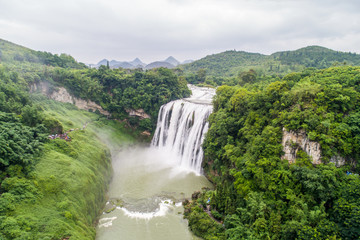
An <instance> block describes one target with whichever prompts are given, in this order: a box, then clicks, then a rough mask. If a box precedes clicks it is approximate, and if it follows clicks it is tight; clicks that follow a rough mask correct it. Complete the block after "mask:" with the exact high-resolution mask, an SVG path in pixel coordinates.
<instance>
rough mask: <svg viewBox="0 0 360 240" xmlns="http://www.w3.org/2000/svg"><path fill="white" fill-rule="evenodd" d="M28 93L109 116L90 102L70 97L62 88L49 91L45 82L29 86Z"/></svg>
mask: <svg viewBox="0 0 360 240" xmlns="http://www.w3.org/2000/svg"><path fill="white" fill-rule="evenodd" d="M30 92H41V93H42V94H44V95H46V96H48V97H49V98H50V99H53V100H55V101H59V102H64V103H71V104H74V105H75V106H77V107H78V108H80V109H84V110H90V109H91V110H92V111H96V110H99V112H100V113H101V114H103V115H105V116H110V113H109V112H108V111H106V110H104V109H103V108H102V107H101V106H100V105H98V104H96V103H95V102H93V101H90V100H83V99H81V98H77V97H74V96H72V95H70V94H69V92H68V91H67V90H66V89H65V88H63V87H58V88H56V89H54V91H51V90H50V85H49V83H47V82H39V83H37V84H33V85H31V86H30Z"/></svg>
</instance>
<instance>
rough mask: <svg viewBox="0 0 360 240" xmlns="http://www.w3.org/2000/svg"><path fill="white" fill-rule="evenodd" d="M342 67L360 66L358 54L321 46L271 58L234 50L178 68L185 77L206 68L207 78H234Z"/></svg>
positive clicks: (284, 52) (284, 53) (274, 55)
mask: <svg viewBox="0 0 360 240" xmlns="http://www.w3.org/2000/svg"><path fill="white" fill-rule="evenodd" d="M341 64H347V65H353V66H358V65H360V55H359V54H355V53H345V52H339V51H334V50H331V49H328V48H324V47H320V46H309V47H305V48H301V49H298V50H295V51H282V52H276V53H273V54H271V55H264V54H259V53H249V52H244V51H235V50H233V51H226V52H222V53H218V54H213V55H209V56H206V57H204V58H202V59H200V60H197V61H194V62H192V63H190V64H184V65H182V66H181V67H182V68H183V70H184V71H185V73H187V74H191V73H197V72H198V71H199V70H200V69H205V70H206V74H207V75H208V76H215V77H220V76H222V77H224V76H227V77H233V76H237V75H238V74H239V73H240V72H245V71H248V70H250V69H254V70H255V71H256V72H257V73H258V74H259V75H263V74H270V75H272V74H276V75H281V76H284V75H285V74H287V73H290V72H293V71H302V70H304V69H305V68H308V67H314V68H318V69H323V68H328V67H331V66H333V65H341Z"/></svg>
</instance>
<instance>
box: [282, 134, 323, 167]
mask: <svg viewBox="0 0 360 240" xmlns="http://www.w3.org/2000/svg"><path fill="white" fill-rule="evenodd" d="M282 145H283V151H284V153H285V154H284V155H283V156H282V159H287V160H288V161H289V162H290V163H295V162H296V153H297V152H298V151H299V150H300V149H301V150H303V151H304V152H306V153H307V154H308V155H309V156H310V157H311V159H312V163H313V164H320V163H321V149H320V144H319V143H318V142H315V141H311V140H310V139H309V138H308V136H307V135H306V132H305V130H299V131H298V132H293V131H286V129H285V128H284V129H283V138H282Z"/></svg>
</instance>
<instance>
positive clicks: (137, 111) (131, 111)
mask: <svg viewBox="0 0 360 240" xmlns="http://www.w3.org/2000/svg"><path fill="white" fill-rule="evenodd" d="M126 112H127V113H128V114H129V116H136V117H139V118H140V119H144V118H151V117H150V115H149V114H147V113H146V112H145V111H144V109H142V108H140V109H135V110H134V109H126Z"/></svg>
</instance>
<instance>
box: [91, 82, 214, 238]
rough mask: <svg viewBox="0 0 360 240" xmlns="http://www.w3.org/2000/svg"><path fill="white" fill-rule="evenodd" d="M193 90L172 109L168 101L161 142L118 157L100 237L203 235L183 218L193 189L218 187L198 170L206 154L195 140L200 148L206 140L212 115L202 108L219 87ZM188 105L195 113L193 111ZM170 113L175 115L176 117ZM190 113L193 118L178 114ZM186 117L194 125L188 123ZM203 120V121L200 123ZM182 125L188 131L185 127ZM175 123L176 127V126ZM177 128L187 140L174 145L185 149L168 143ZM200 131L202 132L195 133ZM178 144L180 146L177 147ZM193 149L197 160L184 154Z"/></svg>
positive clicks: (100, 228)
mask: <svg viewBox="0 0 360 240" xmlns="http://www.w3.org/2000/svg"><path fill="white" fill-rule="evenodd" d="M191 89H192V91H193V95H192V97H191V98H188V99H184V100H177V101H174V102H171V103H168V104H172V106H171V107H169V105H168V106H167V109H168V111H170V112H168V113H166V112H164V111H165V110H164V109H166V105H164V106H163V116H161V114H159V115H160V116H159V120H158V125H159V126H158V129H157V130H156V132H157V133H156V134H155V136H156V135H157V138H158V139H162V140H161V141H160V140H153V143H152V146H151V147H147V148H145V147H133V148H128V149H124V150H122V151H120V152H117V153H116V154H114V155H113V169H114V175H113V179H112V182H111V183H110V187H109V192H108V197H109V202H108V203H107V206H106V208H105V212H104V213H103V214H102V216H101V217H100V219H99V223H98V226H97V236H96V239H97V240H116V239H122V240H137V239H139V240H140V239H146V240H169V239H172V240H177V239H179V240H186V239H197V238H196V237H195V236H193V235H192V233H191V232H190V231H189V228H188V225H187V221H186V220H184V219H183V215H182V213H183V207H182V204H181V202H182V201H183V200H184V199H185V198H191V194H192V193H193V192H195V191H198V190H201V188H203V187H209V188H211V187H212V185H211V183H210V182H209V181H208V180H207V179H206V178H205V177H204V176H203V175H201V171H199V169H198V166H199V164H200V165H201V162H200V163H198V162H196V161H201V160H202V156H201V157H199V155H202V152H200V154H199V151H200V150H201V148H200V149H194V147H193V146H194V143H192V142H191V139H194V141H195V142H196V144H197V145H199V146H198V147H200V145H201V142H200V144H199V143H198V142H199V141H202V140H203V134H204V133H205V132H206V130H207V123H206V120H204V119H202V118H204V117H206V118H207V117H208V115H209V114H207V115H204V114H203V113H200V112H204V108H206V107H209V103H210V101H209V100H206V99H210V100H211V97H212V96H211V94H213V91H212V90H206V89H205V90H203V89H200V88H194V87H192V86H191ZM209 91H210V93H211V94H210V95H209ZM209 96H210V97H209ZM179 101H181V103H180V104H179ZM187 104H196V106H194V105H187ZM210 107H211V105H210ZM177 108H181V109H178V110H179V111H180V114H179V113H176V110H177ZM188 108H192V109H193V110H192V111H195V112H189V113H187V109H188ZM160 111H161V110H160ZM210 111H211V109H210ZM169 114H170V115H171V114H173V115H172V116H173V117H171V116H170V115H169ZM186 114H188V116H187V119H183V120H181V119H180V117H178V116H179V115H186ZM203 115H204V116H203ZM165 119H167V121H168V123H166V124H163V127H162V130H161V129H159V128H161V127H160V126H161V125H160V124H159V122H161V121H165ZM171 119H172V120H171ZM174 121H176V123H174ZM180 121H190V123H189V122H187V123H186V124H182V123H181V122H180ZM197 121H200V122H202V123H201V124H200V123H199V124H197ZM165 125H166V127H165V128H164V126H165ZM182 125H184V128H185V129H184V130H181V129H180V127H179V126H182ZM172 126H173V127H175V129H176V130H172V129H171V128H172ZM195 128H196V129H195ZM165 130H166V131H165ZM174 131H175V132H176V133H177V135H178V137H177V139H179V138H181V139H182V140H181V141H180V142H179V141H175V138H174V139H173V140H171V144H173V143H174V142H179V143H177V144H182V145H181V147H174V146H171V147H170V146H169V143H166V141H165V140H169V138H170V137H171V136H172V135H173V134H172V132H174ZM194 131H199V133H198V134H192V133H191V132H194ZM182 132H183V133H182ZM162 134H163V135H164V136H162ZM199 134H200V135H201V136H200V135H199ZM154 138H155V137H154ZM159 142H160V143H159ZM184 142H185V144H184ZM187 143H189V144H187ZM178 148H179V149H180V150H176V149H178ZM187 148H189V149H191V151H192V152H194V154H187V155H186V156H187V157H186V158H189V157H190V158H193V159H192V160H191V161H190V160H189V161H188V160H186V159H185V161H184V153H186V152H191V151H190V150H187Z"/></svg>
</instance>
